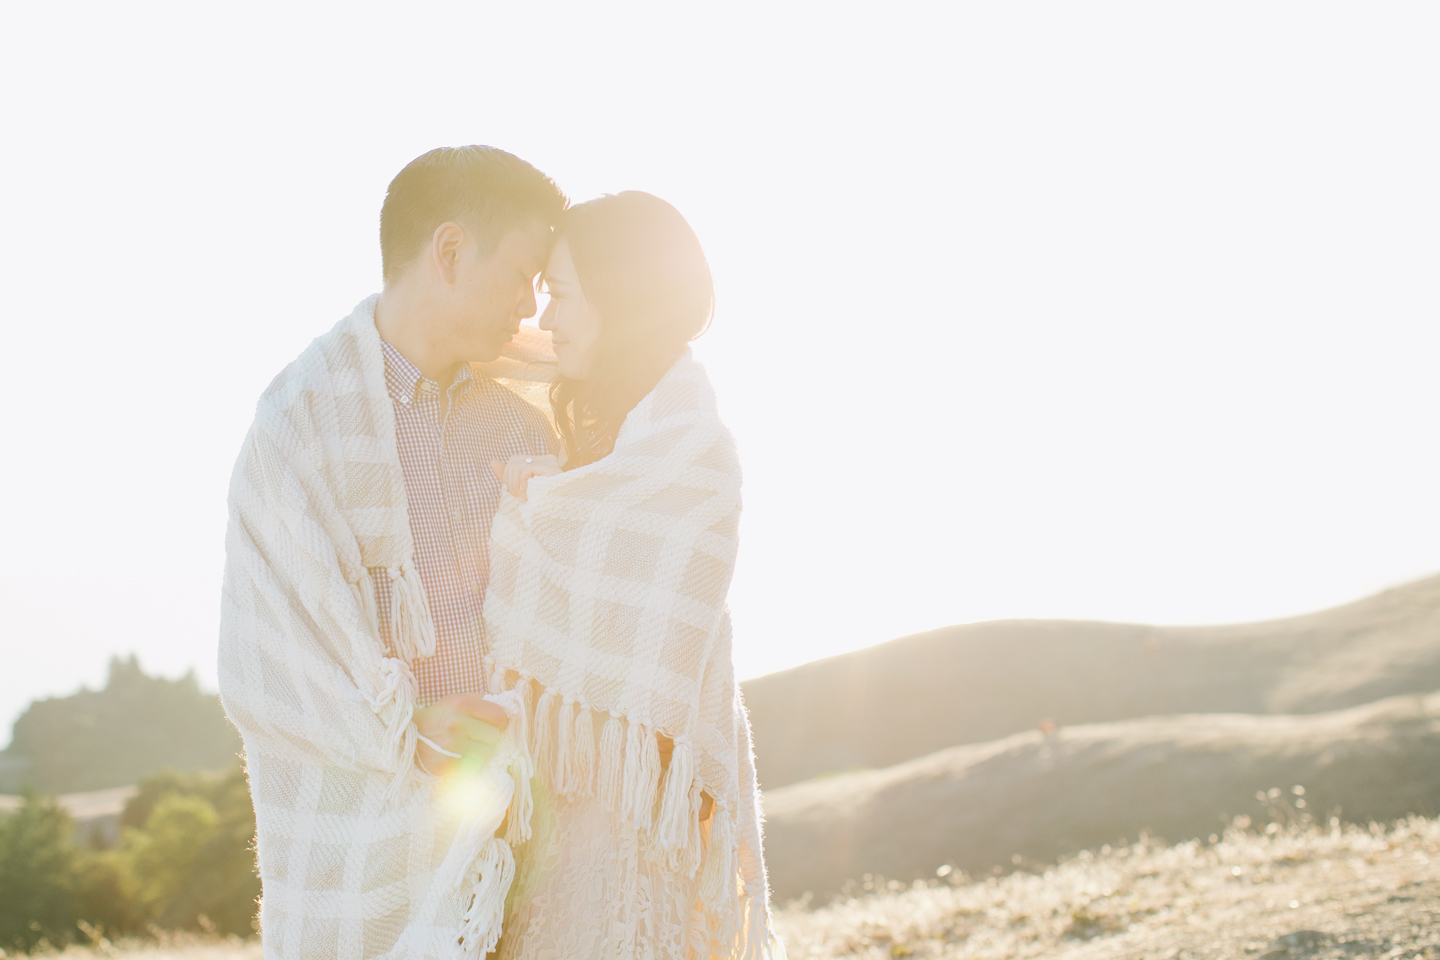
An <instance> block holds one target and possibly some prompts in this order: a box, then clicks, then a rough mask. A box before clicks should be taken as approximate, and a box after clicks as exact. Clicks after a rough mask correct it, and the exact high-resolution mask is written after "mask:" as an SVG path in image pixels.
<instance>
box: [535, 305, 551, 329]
mask: <svg viewBox="0 0 1440 960" xmlns="http://www.w3.org/2000/svg"><path fill="white" fill-rule="evenodd" d="M539 324H540V329H541V330H554V329H555V301H554V300H551V301H550V302H549V303H547V304H545V312H544V313H542V314H540V320H539Z"/></svg>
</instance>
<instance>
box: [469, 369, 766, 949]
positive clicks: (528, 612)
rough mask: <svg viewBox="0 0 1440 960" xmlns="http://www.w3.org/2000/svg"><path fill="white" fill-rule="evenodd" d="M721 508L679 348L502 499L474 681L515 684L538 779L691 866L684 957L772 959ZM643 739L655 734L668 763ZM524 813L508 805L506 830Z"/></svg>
mask: <svg viewBox="0 0 1440 960" xmlns="http://www.w3.org/2000/svg"><path fill="white" fill-rule="evenodd" d="M739 519H740V467H739V461H738V458H737V456H736V451H735V442H734V439H733V438H732V437H731V435H730V433H729V431H728V430H727V429H726V428H725V426H724V424H722V423H721V421H720V418H719V416H718V414H717V413H716V409H715V395H714V392H713V390H712V389H711V387H710V382H709V380H708V378H707V377H706V375H705V371H704V368H703V367H702V366H701V365H700V364H699V363H697V362H696V361H695V360H694V359H693V358H692V357H691V356H690V352H689V351H688V350H687V351H686V352H685V354H684V355H683V356H682V357H681V358H680V359H679V360H678V361H677V362H676V363H675V365H674V366H673V367H672V368H671V369H670V371H669V372H668V373H667V374H666V375H665V377H664V378H663V379H662V380H661V381H660V383H659V384H658V385H657V386H656V387H655V389H654V390H653V391H652V392H651V393H650V394H649V395H647V396H646V397H645V398H644V399H643V400H641V401H640V403H639V404H638V405H637V406H636V407H635V409H634V410H632V411H631V412H630V414H629V415H628V416H627V417H626V419H625V422H624V425H623V426H622V428H621V430H620V432H619V436H618V437H617V438H616V441H615V446H614V450H613V451H612V452H611V453H610V454H609V455H608V456H606V457H604V458H603V459H601V460H598V461H596V462H594V463H591V464H587V465H585V466H582V467H579V468H576V469H574V470H571V471H568V472H566V473H562V474H559V475H556V476H551V477H536V478H533V479H531V480H530V481H529V487H528V490H527V496H526V499H525V500H524V501H521V500H518V499H516V498H515V497H512V496H510V495H509V494H508V493H507V494H505V495H504V496H503V497H502V500H501V505H500V510H499V512H498V513H497V514H496V516H495V521H494V526H493V528H492V547H491V549H492V561H491V578H490V585H489V591H488V593H487V594H486V598H485V605H484V621H485V636H486V641H487V645H488V647H489V665H490V670H489V676H490V683H491V689H492V691H494V692H502V691H503V692H511V693H518V694H519V695H520V697H521V699H522V701H523V704H524V706H523V709H522V716H523V718H524V720H525V722H524V723H523V725H518V724H517V725H515V726H523V731H522V735H523V738H524V743H525V746H526V747H527V748H528V752H529V755H530V756H531V757H532V758H533V761H534V763H535V764H536V766H537V771H538V775H539V776H540V777H541V778H543V782H545V783H546V785H547V786H548V787H549V788H550V789H552V790H554V791H556V792H558V793H561V794H564V795H565V796H568V797H570V798H572V799H573V798H576V797H579V796H587V797H596V796H598V798H599V799H600V801H601V802H602V803H603V804H604V806H605V807H606V808H607V809H609V810H610V811H611V812H612V813H613V814H614V815H615V816H617V817H621V818H624V819H625V820H626V821H628V822H629V823H632V824H634V825H635V827H636V828H637V829H638V830H639V831H641V834H642V835H643V836H644V837H646V839H647V842H646V843H644V844H642V845H641V846H642V848H643V849H644V851H645V852H644V853H640V852H635V853H634V854H633V855H635V856H642V855H643V856H648V857H649V858H650V859H651V860H652V861H653V862H655V863H660V864H663V865H664V866H665V867H666V868H667V869H671V870H674V871H678V872H682V873H684V874H685V875H686V876H689V877H694V876H696V874H697V872H698V873H699V875H700V883H699V891H700V898H699V902H698V903H697V904H696V906H695V909H694V912H693V915H692V917H691V918H690V922H689V928H688V931H687V933H688V937H689V942H690V944H691V949H692V953H693V954H695V955H697V956H700V957H709V956H715V957H727V958H728V957H746V958H750V957H776V956H780V955H781V952H782V948H781V946H780V944H779V943H778V941H776V940H775V939H773V938H772V937H771V934H770V917H769V906H768V890H767V885H766V878H765V867H764V861H763V858H762V855H761V839H760V813H759V804H758V794H757V789H756V783H755V770H754V762H753V757H752V753H751V742H750V728H749V722H748V720H747V718H746V715H745V709H744V706H743V704H742V702H741V699H740V694H739V687H738V685H737V684H736V682H735V674H734V667H733V665H732V662H731V653H730V618H729V613H728V612H727V610H726V606H725V597H726V594H727V592H728V590H729V587H730V580H731V575H732V572H733V570H734V564H735V553H736V543H737V531H738V526H739ZM592 712H598V713H600V714H602V717H600V718H593V719H592ZM602 719H603V722H599V721H602ZM597 727H598V728H599V729H600V731H601V732H600V734H599V736H598V737H597V736H596V735H595V732H594V731H595V729H596V728H597ZM657 734H663V735H665V736H667V737H669V738H670V739H671V740H672V741H673V744H674V746H673V751H672V754H671V757H670V759H669V763H668V766H667V765H665V764H663V763H662V761H661V757H660V753H659V744H658V740H657ZM597 740H598V742H597ZM519 791H520V796H518V797H517V803H518V804H521V805H523V804H524V803H525V802H526V801H525V797H524V794H526V793H527V792H528V784H521V785H520V787H519ZM705 794H708V795H709V796H710V797H711V798H713V800H714V813H713V815H712V817H711V818H710V820H709V821H707V822H706V823H705V824H704V825H703V826H702V821H701V820H700V812H701V808H702V803H703V795H705ZM524 824H525V818H524V817H523V816H515V815H513V814H512V817H511V821H510V829H511V831H514V833H512V834H511V839H512V840H516V841H522V840H524V839H525V826H524ZM515 833H518V834H519V835H518V836H516V835H515ZM627 906H628V905H627V904H624V903H619V904H617V905H616V909H617V910H625V909H627Z"/></svg>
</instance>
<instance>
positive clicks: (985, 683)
mask: <svg viewBox="0 0 1440 960" xmlns="http://www.w3.org/2000/svg"><path fill="white" fill-rule="evenodd" d="M743 688H744V694H745V699H746V703H747V705H748V707H749V710H750V718H751V722H752V725H753V727H754V735H755V752H756V757H757V765H758V770H759V775H760V782H761V784H762V786H763V787H765V788H766V789H767V790H773V789H775V788H777V787H782V786H785V785H787V784H793V783H797V782H799V781H802V780H806V779H808V778H811V777H815V776H819V775H821V774H829V773H836V772H841V771H847V770H855V769H864V768H879V767H888V766H891V765H894V764H897V763H903V762H905V761H907V760H912V759H914V758H916V757H921V756H925V755H927V754H930V753H934V752H935V751H938V750H944V749H946V748H949V747H954V746H957V745H962V744H974V743H981V742H985V741H992V740H997V739H999V738H1003V737H1008V736H1011V735H1013V734H1016V733H1020V732H1022V731H1027V730H1035V729H1036V727H1037V725H1038V724H1040V723H1041V722H1042V721H1044V720H1047V719H1048V720H1050V721H1053V722H1054V723H1056V724H1058V725H1060V726H1061V727H1065V726H1068V725H1072V724H1092V723H1105V722H1113V721H1122V720H1127V719H1133V718H1137V717H1147V716H1161V715H1173V714H1211V713H1227V714H1261V715H1263V714H1276V715H1278V714H1307V713H1319V712H1324V711H1334V710H1340V709H1344V708H1346V707H1353V706H1357V705H1360V704H1365V703H1370V702H1372V701H1376V700H1379V699H1382V698H1385V697H1392V696H1396V695H1401V694H1411V693H1428V692H1430V691H1434V690H1440V577H1432V578H1430V579H1426V580H1422V581H1419V582H1417V583H1413V584H1409V585H1406V586H1403V587H1399V588H1396V589H1393V590H1388V591H1386V592H1384V593H1381V594H1378V595H1376V596H1373V597H1369V598H1367V599H1365V600H1361V601H1359V602H1357V603H1352V604H1348V605H1346V606H1342V607H1337V608H1335V609H1332V610H1326V611H1323V612H1321V613H1315V614H1309V615H1306V616H1301V617H1294V618H1290V619H1285V620H1276V621H1270V622H1265V623H1255V624H1243V625H1235V626H1213V627H1151V626H1136V625H1128V624H1113V623H1091V622H1068V621H1041V620H1015V621H997V622H992V623H979V624H971V625H966V626H957V627H948V628H945V629H941V630H935V631H932V632H930V633H924V634H918V635H915V636H911V637H904V638H902V639H899V640H892V641H890V642H888V643H882V644H879V645H877V646H874V647H870V648H867V649H865V650H860V651H857V652H855V653H849V654H844V655H842V656H837V657H832V658H829V659H827V660H821V661H816V662H814V663H809V664H805V665H804V666H800V667H796V668H795V669H793V670H786V671H783V672H780V673H775V674H770V675H768V676H764V677H758V678H756V679H754V680H749V681H747V682H745V683H744V684H743Z"/></svg>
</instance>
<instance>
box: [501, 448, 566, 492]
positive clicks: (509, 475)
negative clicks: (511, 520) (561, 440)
mask: <svg viewBox="0 0 1440 960" xmlns="http://www.w3.org/2000/svg"><path fill="white" fill-rule="evenodd" d="M490 469H491V470H494V471H495V476H496V478H497V479H498V480H499V481H500V482H501V483H502V484H503V485H504V486H505V487H506V489H508V490H509V491H510V493H511V494H512V495H513V496H514V497H515V498H516V499H517V500H524V499H525V488H526V487H528V486H529V485H530V478H531V477H553V476H555V474H557V473H563V472H564V470H562V469H561V467H560V460H559V458H558V457H554V456H551V455H549V454H546V455H545V456H542V457H511V458H510V459H509V461H508V462H506V463H501V462H500V461H499V460H491V461H490Z"/></svg>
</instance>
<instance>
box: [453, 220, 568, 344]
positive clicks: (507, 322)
mask: <svg viewBox="0 0 1440 960" xmlns="http://www.w3.org/2000/svg"><path fill="white" fill-rule="evenodd" d="M549 255H550V228H549V227H547V226H546V225H545V224H544V223H543V222H541V221H540V220H532V221H531V222H530V223H528V224H526V225H525V226H524V227H521V228H520V229H517V230H512V231H510V232H509V233H507V234H505V236H503V237H502V238H501V239H500V243H499V244H498V245H497V246H496V247H495V250H494V251H493V252H491V253H488V254H484V253H481V252H480V251H479V249H478V248H477V247H476V246H475V244H474V243H473V241H472V242H467V243H466V244H465V245H464V248H463V249H462V250H461V251H460V256H459V259H458V262H457V263H456V272H455V286H454V290H453V298H454V299H453V301H452V305H453V307H454V310H453V311H451V320H452V323H451V330H450V331H449V333H450V338H451V343H450V344H449V345H450V346H453V348H454V349H453V355H454V356H455V358H456V359H457V360H476V361H481V362H484V361H488V360H494V359H495V358H496V357H498V356H500V351H501V349H502V348H503V347H504V346H505V345H506V344H507V343H509V342H510V339H511V338H512V337H514V336H515V333H516V331H518V330H519V329H520V321H521V320H524V319H526V318H527V317H533V316H534V315H535V277H536V275H538V274H539V273H540V270H541V268H543V267H544V266H545V261H546V259H547V258H548V257H549ZM447 352H449V351H447Z"/></svg>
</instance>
